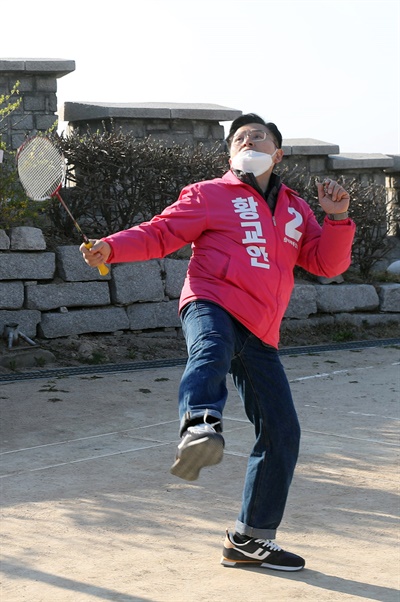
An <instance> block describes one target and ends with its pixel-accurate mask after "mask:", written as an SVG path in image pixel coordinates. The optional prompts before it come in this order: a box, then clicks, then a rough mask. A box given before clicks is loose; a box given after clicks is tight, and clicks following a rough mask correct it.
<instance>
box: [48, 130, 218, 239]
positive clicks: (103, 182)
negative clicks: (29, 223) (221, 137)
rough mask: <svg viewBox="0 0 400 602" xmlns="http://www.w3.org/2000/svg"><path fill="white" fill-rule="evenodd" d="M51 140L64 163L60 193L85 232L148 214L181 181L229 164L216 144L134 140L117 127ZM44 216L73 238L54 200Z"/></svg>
mask: <svg viewBox="0 0 400 602" xmlns="http://www.w3.org/2000/svg"><path fill="white" fill-rule="evenodd" d="M54 140H55V142H56V144H57V145H58V146H59V147H60V148H61V150H62V151H63V153H64V155H65V157H66V159H67V162H68V166H69V167H68V170H67V184H68V186H69V187H67V188H65V189H64V190H63V193H62V194H63V197H64V198H65V201H66V202H67V204H68V205H69V207H70V209H71V212H72V214H73V215H74V217H75V219H76V220H77V221H78V222H79V224H80V226H81V227H82V229H83V230H84V231H85V233H86V235H88V236H90V237H98V236H104V234H105V233H107V234H108V233H109V232H116V231H118V230H123V229H126V228H130V227H132V226H133V225H135V224H138V223H140V222H142V221H144V220H147V219H150V218H151V217H152V216H153V215H156V214H158V213H160V212H161V211H162V210H163V209H165V207H167V206H168V205H170V204H171V203H172V202H174V201H175V200H176V199H177V197H178V195H179V192H180V190H181V189H182V188H183V187H184V186H185V185H187V184H190V183H192V182H196V181H199V180H204V179H209V178H214V177H217V176H220V175H222V174H223V173H224V172H225V171H226V169H227V167H228V163H227V155H226V153H223V152H221V148H220V145H216V146H215V147H214V148H212V149H211V150H210V149H205V148H203V147H200V148H198V149H196V150H193V149H191V148H190V147H189V146H182V145H174V146H172V147H171V148H169V147H166V146H163V144H162V143H161V142H159V141H156V140H153V139H152V138H151V137H149V138H147V139H145V140H137V139H135V138H134V137H133V136H132V135H130V134H124V133H122V132H116V131H111V132H106V131H104V132H101V133H100V132H97V133H95V134H90V133H87V134H85V135H84V136H80V135H79V134H78V133H72V134H71V135H70V136H68V137H61V136H59V137H56V138H54ZM49 216H50V219H51V222H52V224H53V225H54V226H55V228H56V230H57V232H58V233H59V234H60V235H62V236H65V237H67V238H69V239H70V238H75V239H76V238H77V235H76V234H75V232H74V227H73V224H72V221H71V220H70V218H68V217H67V215H66V213H65V211H64V209H63V208H62V207H61V206H59V205H58V203H56V202H54V203H52V204H51V205H50V208H49Z"/></svg>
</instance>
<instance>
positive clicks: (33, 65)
mask: <svg viewBox="0 0 400 602" xmlns="http://www.w3.org/2000/svg"><path fill="white" fill-rule="evenodd" d="M19 71H21V72H23V73H25V74H34V73H46V74H54V75H56V77H62V76H63V75H67V74H68V73H71V72H72V71H75V61H70V60H67V59H24V58H9V59H0V73H5V72H8V73H17V72H19Z"/></svg>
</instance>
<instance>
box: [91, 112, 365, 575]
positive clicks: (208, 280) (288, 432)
mask: <svg viewBox="0 0 400 602" xmlns="http://www.w3.org/2000/svg"><path fill="white" fill-rule="evenodd" d="M227 144H228V147H229V151H230V170H229V171H228V172H227V173H226V174H225V175H224V176H223V177H222V178H216V179H214V180H210V181H205V182H199V183H196V184H192V185H190V186H187V187H186V188H184V189H183V190H182V192H181V194H180V196H179V199H178V200H177V201H176V202H175V203H174V204H172V205H171V206H169V207H167V208H166V209H165V210H164V211H163V212H162V213H161V214H160V215H157V216H155V217H154V218H153V219H152V220H151V221H149V222H145V223H142V224H140V225H138V226H135V227H133V228H131V229H129V230H125V231H122V232H117V233H116V234H112V235H111V236H107V237H106V238H104V239H102V240H97V241H95V243H94V246H93V247H92V248H91V249H87V248H86V247H85V246H84V245H82V246H81V251H82V253H83V255H84V258H85V261H86V262H87V263H88V264H89V265H90V266H93V267H97V266H98V265H100V264H102V263H103V262H107V263H117V262H128V261H143V260H147V259H153V258H160V257H164V256H166V255H168V254H170V253H172V252H173V251H176V250H177V249H179V248H180V247H183V246H184V245H186V244H187V243H191V244H192V257H191V259H190V262H189V266H188V271H187V276H186V280H185V283H184V285H183V289H182V293H181V297H180V305H179V311H180V316H181V320H182V327H183V333H184V335H185V339H186V343H187V348H188V362H187V365H186V368H185V371H184V374H183V376H182V380H181V383H180V388H179V415H180V421H181V423H180V436H181V441H180V443H179V445H178V450H177V455H176V460H175V462H174V464H173V466H172V468H171V473H172V474H173V475H176V476H177V477H180V478H182V479H185V480H189V481H192V480H195V479H197V478H198V476H199V471H200V469H201V468H203V467H204V466H211V465H214V464H217V463H218V462H220V461H221V459H222V456H223V448H224V439H223V435H222V431H223V424H222V415H223V410H224V406H225V402H226V400H227V388H226V376H227V374H228V372H230V373H231V375H232V378H233V382H234V384H235V386H236V388H237V390H238V392H239V395H240V397H241V399H242V401H243V404H244V408H245V411H246V414H247V416H248V418H249V420H250V421H251V422H252V424H253V425H254V430H255V444H254V448H253V450H252V452H251V454H250V457H249V461H248V467H247V473H246V477H245V484H244V490H243V498H242V507H241V511H240V514H239V516H238V519H237V522H236V526H235V531H234V532H233V533H229V532H228V531H227V533H226V539H225V543H224V549H223V556H222V560H221V562H222V564H223V565H225V566H235V565H238V566H246V565H248V564H252V565H258V566H261V567H265V568H272V569H277V570H283V571H297V570H300V569H302V568H303V567H304V565H305V561H304V559H303V558H301V557H300V556H298V555H296V554H293V553H290V552H286V551H284V550H282V549H281V548H280V547H279V546H278V545H277V544H275V543H274V541H273V540H274V539H275V536H276V530H277V528H278V526H279V525H280V523H281V520H282V516H283V512H284V508H285V504H286V500H287V496H288V491H289V487H290V483H291V480H292V477H293V472H294V469H295V465H296V461H297V456H298V450H299V440H300V428H299V423H298V419H297V415H296V411H295V408H294V405H293V400H292V396H291V392H290V388H289V384H288V380H287V378H286V375H285V372H284V369H283V366H282V364H281V362H280V359H279V355H278V351H277V349H278V341H279V328H280V324H281V320H282V318H283V316H284V313H285V310H286V308H287V306H288V303H289V299H290V295H291V292H292V289H293V269H294V267H295V266H296V265H298V266H301V267H302V268H304V269H306V270H308V271H309V272H311V273H313V274H316V275H319V276H325V277H328V278H329V277H333V276H336V275H338V274H341V273H342V272H344V271H345V270H346V269H347V268H348V267H349V265H350V254H351V246H352V241H353V237H354V231H355V225H354V223H353V222H352V220H350V219H349V218H348V214H347V209H348V206H349V200H350V199H349V195H348V193H347V192H346V191H345V190H344V189H343V188H342V187H341V186H340V185H339V184H337V183H336V182H335V181H333V180H325V181H324V183H320V184H317V186H318V199H319V203H320V205H321V207H322V208H323V209H324V211H325V212H326V214H327V215H326V217H325V220H324V223H323V226H322V227H321V226H320V225H319V224H318V222H317V220H316V218H315V216H314V214H313V212H312V211H311V208H310V207H309V205H308V204H307V203H306V201H304V200H303V199H301V198H299V196H298V195H297V194H296V193H295V192H294V191H293V190H290V189H289V188H288V187H287V186H286V185H285V184H283V183H282V182H281V181H280V178H279V176H278V175H277V174H275V173H274V172H273V169H274V166H275V164H277V163H280V162H281V160H282V157H283V151H282V149H281V146H282V136H281V134H280V132H279V130H278V128H277V127H276V126H275V125H274V124H273V123H266V122H265V121H264V120H263V119H262V118H261V117H259V116H258V115H255V114H253V113H250V114H247V115H241V116H240V117H238V118H237V119H236V120H235V121H234V122H233V123H232V125H231V128H230V132H229V135H228V137H227Z"/></svg>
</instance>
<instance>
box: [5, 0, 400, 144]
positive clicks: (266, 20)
mask: <svg viewBox="0 0 400 602" xmlns="http://www.w3.org/2000/svg"><path fill="white" fill-rule="evenodd" d="M0 19H1V36H0V56H1V57H3V58H8V57H12V58H13V57H17V58H62V59H70V60H75V61H76V70H75V72H73V73H71V74H69V75H66V76H64V77H63V78H61V79H59V80H58V102H59V105H60V104H62V103H64V102H66V101H95V102H117V103H118V102H122V103H126V102H185V103H186V102H187V103H212V104H218V105H222V106H226V107H231V108H234V109H238V110H241V111H243V112H250V111H252V112H256V113H259V114H260V115H261V116H262V117H264V118H266V119H267V120H269V121H274V122H275V123H276V124H277V125H278V127H279V129H280V130H281V132H282V134H283V137H284V138H316V139H319V140H323V141H325V142H332V143H335V144H338V145H339V146H340V151H341V152H365V153H386V154H398V153H400V125H399V121H400V94H399V88H400V83H399V74H400V35H399V34H400V2H399V0H315V1H314V0H199V1H197V0H113V1H112V2H108V3H100V2H94V1H89V2H87V1H85V0H68V1H67V2H58V3H55V2H54V1H50V0H37V2H28V1H27V0H25V1H23V2H22V4H21V3H17V4H13V3H12V2H7V3H6V4H5V6H2V9H1V12H0Z"/></svg>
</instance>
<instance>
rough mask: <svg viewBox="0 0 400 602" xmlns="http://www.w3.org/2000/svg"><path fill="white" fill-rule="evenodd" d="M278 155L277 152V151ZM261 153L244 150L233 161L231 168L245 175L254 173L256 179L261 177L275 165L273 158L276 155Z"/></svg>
mask: <svg viewBox="0 0 400 602" xmlns="http://www.w3.org/2000/svg"><path fill="white" fill-rule="evenodd" d="M275 153H276V151H275ZM275 153H273V154H272V155H269V154H268V153H259V152H257V151H254V150H247V149H246V150H243V151H241V152H240V153H238V154H237V155H235V156H234V157H233V159H231V167H233V169H239V170H240V171H244V172H245V173H253V174H254V175H255V177H257V176H261V174H263V173H264V172H266V171H268V169H269V168H270V167H271V166H272V165H273V163H274V162H273V160H272V157H273V156H274V155H275Z"/></svg>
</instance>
